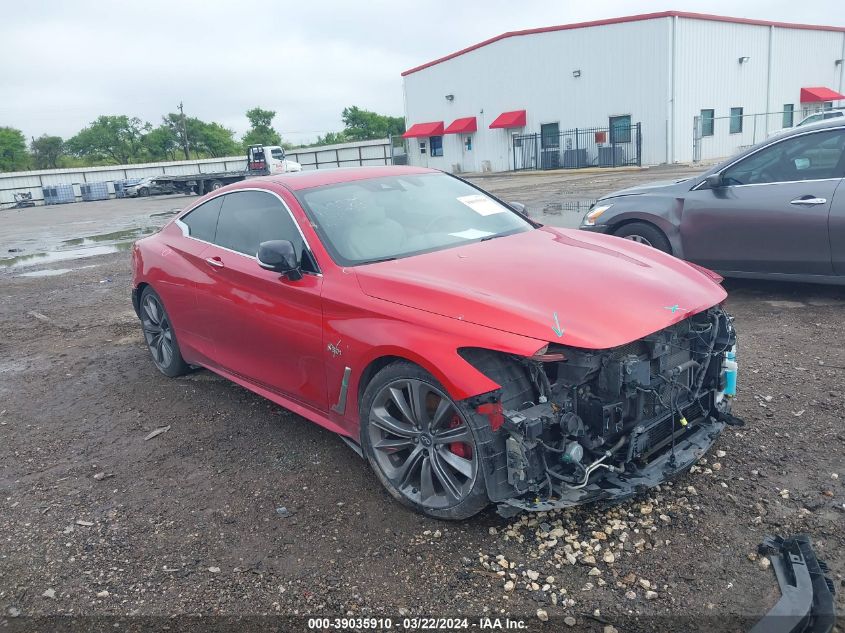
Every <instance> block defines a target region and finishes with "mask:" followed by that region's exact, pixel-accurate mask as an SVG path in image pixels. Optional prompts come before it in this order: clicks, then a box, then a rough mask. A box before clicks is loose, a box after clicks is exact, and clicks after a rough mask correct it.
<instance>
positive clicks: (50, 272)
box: [17, 268, 72, 277]
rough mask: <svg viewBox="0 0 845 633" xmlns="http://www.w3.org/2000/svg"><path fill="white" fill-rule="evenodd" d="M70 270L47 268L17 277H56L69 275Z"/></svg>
mask: <svg viewBox="0 0 845 633" xmlns="http://www.w3.org/2000/svg"><path fill="white" fill-rule="evenodd" d="M71 270H72V269H70V268H47V269H46V270H33V271H30V272H28V273H21V274H20V275H17V276H18V277H57V276H59V275H64V274H65V273H69V272H70V271H71Z"/></svg>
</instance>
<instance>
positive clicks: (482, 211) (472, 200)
mask: <svg viewBox="0 0 845 633" xmlns="http://www.w3.org/2000/svg"><path fill="white" fill-rule="evenodd" d="M458 202H462V203H464V204H465V205H467V206H468V207H469V208H470V209H472V210H473V211H475V212H476V213H477V214H478V215H494V214H496V213H504V212H505V211H506V209H505V208H504V207H503V206H502V205H500V204H499V203H497V202H496V201H495V200H492V199H490V198H488V197H487V196H482V195H478V194H475V195H471V196H459V197H458Z"/></svg>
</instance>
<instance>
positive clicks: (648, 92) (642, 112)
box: [402, 11, 845, 172]
mask: <svg viewBox="0 0 845 633" xmlns="http://www.w3.org/2000/svg"><path fill="white" fill-rule="evenodd" d="M843 59H845V27H834V26H813V25H804V24H785V23H777V22H767V21H762V20H747V19H741V18H730V17H722V16H713V15H704V14H697V13H684V12H678V11H667V12H662V13H651V14H645V15H635V16H629V17H623V18H616V19H610V20H599V21H595V22H585V23H580V24H568V25H563V26H552V27H547V28H539V29H531V30H526V31H514V32H508V33H503V34H502V35H499V36H497V37H493V38H491V39H489V40H486V41H484V42H481V43H479V44H475V45H473V46H470V47H468V48H465V49H463V50H460V51H458V52H456V53H452V54H450V55H447V56H445V57H442V58H440V59H436V60H434V61H431V62H428V63H425V64H422V65H420V66H417V67H415V68H412V69H410V70H407V71H405V72H404V73H402V76H403V80H404V81H403V88H404V98H405V121H406V125H407V128H408V131H407V132H406V134H405V136H406V138H407V139H408V145H409V152H408V156H409V161H410V162H411V163H412V164H417V165H427V166H429V167H436V168H438V169H444V170H447V171H464V172H472V171H504V170H510V169H514V168H525V167H534V168H540V167H557V166H564V167H575V166H585V165H584V163H586V164H587V165H600V166H603V165H608V164H610V163H609V162H608V156H610V154H608V152H609V151H610V148H609V147H608V146H609V145H610V144H611V142H613V143H615V142H616V141H619V142H620V143H621V144H623V145H626V147H625V148H624V149H623V150H619V151H621V152H624V153H623V154H621V157H622V159H623V161H622V162H627V163H629V164H630V162H631V161H632V157H633V154H634V152H635V151H636V147H635V143H636V139H635V138H634V136H635V135H636V132H635V130H634V128H633V127H628V129H627V133H626V132H625V131H624V128H625V127H626V126H628V125H630V126H635V125H636V124H637V123H641V162H642V164H660V163H673V162H688V161H691V160H693V137H694V132H693V125H694V120H695V118H696V117H699V125H701V127H702V128H703V129H699V136H700V137H701V138H700V142H701V145H703V146H704V150H705V151H704V152H703V156H704V157H705V158H715V157H716V156H713V154H714V153H715V154H719V153H720V152H721V155H727V154H730V153H733V151H735V150H736V149H737V148H739V147H742V146H744V145H750V144H752V143H753V142H755V141H760V140H762V139H763V138H765V136H766V134H768V133H771V132H773V131H775V130H778V129H781V128H782V127H789V126H791V125H793V124H795V123H797V122H798V121H800V119H801V118H802V116H804V115H806V114H807V113H808V112H812V111H815V110H816V109H819V108H830V107H835V106H837V105H840V100H843V99H845V96H843V95H842V92H843V90H845V85H843V80H845V72H843V66H844V65H845V63H844V62H843ZM841 104H842V105H845V101H842V102H841ZM757 113H776V114H770V115H767V116H764V117H762V118H760V119H759V122H758V118H757V117H754V118H753V125H754V130H753V131H752V130H751V129H749V128H751V127H752V119H751V118H749V116H748V115H752V114H757ZM758 127H759V128H761V129H758ZM575 128H579V129H582V130H583V129H584V128H590V129H589V131H588V133H587V134H580V133H579V135H577V136H575V137H572V136H567V135H566V134H565V131H567V130H571V129H575ZM593 128H596V129H595V130H594V129H593ZM600 128H605V131H604V133H602V132H601V131H600ZM620 130H621V131H620ZM608 132H609V134H608ZM614 132H615V133H614ZM528 134H533V135H537V139H538V147H537V149H536V151H534V150H532V152H534V154H536V157H539V158H536V157H535V158H533V159H531V160H533V161H534V162H533V163H531V164H529V163H528V162H527V160H528V159H527V158H526V157H525V156H524V155H523V154H525V152H526V151H527V150H526V149H525V146H523V144H522V140H521V138H519V137H518V138H517V141H516V143H515V142H514V136H516V135H528ZM614 136H615V137H616V138H614ZM722 137H724V139H722ZM720 139H722V140H720ZM724 140H727V141H729V142H728V143H725V142H723V141H724ZM711 141H712V142H711ZM526 142H527V141H526ZM540 145H541V146H542V147H540ZM708 147H712V149H709V150H708ZM722 147H724V148H727V149H721V148H722ZM612 149H614V150H616V148H612ZM700 150H701V148H699V151H698V154H699V155H698V156H696V158H701V156H702V152H701V151H700ZM515 154H516V155H515ZM619 156H620V155H617V156H616V158H615V160H618V159H619Z"/></svg>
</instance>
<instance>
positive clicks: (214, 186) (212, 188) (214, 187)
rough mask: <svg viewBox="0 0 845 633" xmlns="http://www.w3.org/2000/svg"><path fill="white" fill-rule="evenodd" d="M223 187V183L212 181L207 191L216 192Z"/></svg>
mask: <svg viewBox="0 0 845 633" xmlns="http://www.w3.org/2000/svg"><path fill="white" fill-rule="evenodd" d="M223 186H224V185H223V183H222V182H220V181H219V180H212V181H211V184H210V185H208V190H209V191H217V190H218V189H220V187H223Z"/></svg>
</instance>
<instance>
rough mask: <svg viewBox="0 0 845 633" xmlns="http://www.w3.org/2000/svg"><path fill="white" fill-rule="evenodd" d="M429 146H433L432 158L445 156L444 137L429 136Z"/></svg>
mask: <svg viewBox="0 0 845 633" xmlns="http://www.w3.org/2000/svg"><path fill="white" fill-rule="evenodd" d="M428 144H429V145H431V155H432V156H443V137H442V136H429V137H428Z"/></svg>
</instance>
